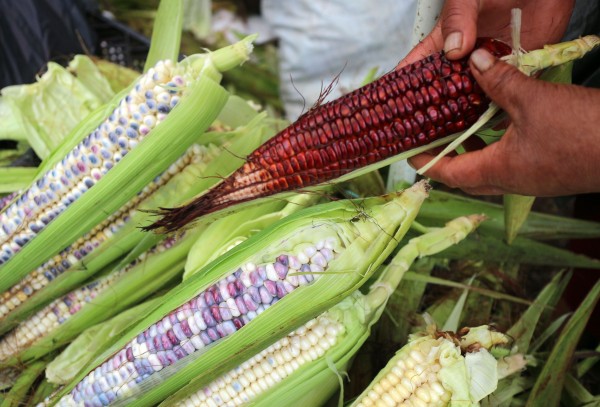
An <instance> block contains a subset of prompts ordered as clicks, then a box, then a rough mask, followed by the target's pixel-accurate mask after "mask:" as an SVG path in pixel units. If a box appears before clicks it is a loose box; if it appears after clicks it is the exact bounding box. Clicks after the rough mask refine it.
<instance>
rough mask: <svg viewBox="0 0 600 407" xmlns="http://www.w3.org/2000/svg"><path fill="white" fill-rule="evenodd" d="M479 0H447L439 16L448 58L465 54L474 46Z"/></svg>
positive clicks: (460, 56)
mask: <svg viewBox="0 0 600 407" xmlns="http://www.w3.org/2000/svg"><path fill="white" fill-rule="evenodd" d="M479 3H480V0H447V1H446V3H445V4H444V8H443V9H442V14H441V17H440V21H441V29H442V36H443V37H444V52H446V55H448V58H449V59H458V58H462V57H464V56H466V55H467V53H469V52H471V51H472V50H473V47H474V46H475V39H476V37H477V17H478V15H479Z"/></svg>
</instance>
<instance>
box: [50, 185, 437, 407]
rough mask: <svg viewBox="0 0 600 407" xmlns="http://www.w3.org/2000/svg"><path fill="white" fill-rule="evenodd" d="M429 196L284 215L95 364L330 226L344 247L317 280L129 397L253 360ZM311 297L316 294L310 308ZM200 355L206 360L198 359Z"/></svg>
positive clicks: (351, 276) (421, 191) (335, 295)
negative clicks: (224, 282) (241, 270)
mask: <svg viewBox="0 0 600 407" xmlns="http://www.w3.org/2000/svg"><path fill="white" fill-rule="evenodd" d="M425 197H426V186H425V184H423V183H419V184H416V185H415V186H414V187H413V188H411V189H409V190H407V191H404V192H403V193H402V194H395V195H392V196H385V197H376V198H370V199H367V200H365V201H364V202H363V204H364V207H365V211H366V213H367V214H368V218H362V217H357V216H356V206H355V205H356V204H355V203H354V202H349V201H338V202H332V203H328V204H324V205H318V206H315V207H311V208H307V209H305V210H303V211H300V212H298V213H295V214H293V215H291V216H288V217H286V218H284V219H282V220H281V221H279V222H277V223H276V224H275V225H273V226H271V227H270V228H268V229H266V230H263V231H262V232H260V233H258V234H256V235H254V236H252V237H251V238H249V239H248V240H246V241H245V242H244V243H242V244H240V245H238V246H236V247H235V248H233V249H232V250H231V251H230V252H229V253H228V255H227V256H223V257H220V258H218V259H217V260H215V261H213V262H212V263H210V264H209V265H208V266H206V267H205V268H204V270H203V271H201V272H199V273H197V274H195V275H193V276H192V277H190V278H189V279H187V280H186V282H185V284H182V285H180V286H178V287H176V288H175V289H174V290H172V291H171V292H170V293H169V295H168V296H167V300H166V301H165V302H164V303H163V304H161V306H160V307H159V308H157V309H156V310H155V311H153V312H152V313H151V314H150V315H148V316H146V317H145V318H143V319H142V320H141V321H140V322H139V323H138V324H137V325H136V326H135V327H134V328H133V329H131V330H130V331H129V332H128V333H127V334H126V335H125V336H124V337H123V338H121V339H120V340H119V341H118V342H117V343H115V344H114V345H113V346H112V347H111V348H110V349H108V350H106V351H105V352H103V354H102V355H101V356H99V357H98V358H96V360H95V361H94V362H93V363H91V364H90V366H97V365H98V364H99V363H100V362H102V361H103V360H104V359H105V358H106V357H108V356H110V355H111V354H113V353H114V352H115V351H116V350H118V349H120V348H122V346H124V345H125V344H126V343H127V342H128V341H129V340H131V339H132V338H133V337H135V336H136V335H137V334H138V333H139V332H141V331H143V330H144V329H146V328H147V327H148V326H149V325H151V324H152V323H154V322H155V321H157V320H158V319H160V318H162V317H163V316H165V315H167V314H168V313H169V312H171V311H172V310H173V309H175V308H176V307H178V306H180V305H181V304H183V303H184V302H186V301H188V300H189V299H190V298H192V297H193V296H194V295H195V294H197V293H198V292H200V291H202V290H203V289H205V288H206V287H208V286H209V285H210V284H212V283H213V282H214V281H216V280H218V279H219V278H222V277H223V276H225V275H228V274H229V273H231V272H232V271H233V270H235V269H237V267H239V265H240V264H245V263H247V262H249V261H251V262H254V263H259V262H261V261H264V260H265V259H269V258H271V257H273V256H274V255H278V254H280V253H281V252H282V251H287V250H290V249H292V248H293V247H295V246H297V245H298V244H299V243H300V242H302V241H304V240H305V239H310V241H314V240H315V239H316V238H317V236H319V235H321V236H331V233H332V232H333V233H335V235H337V236H338V239H342V241H345V242H346V243H345V245H346V246H347V247H346V249H345V250H344V251H343V252H342V254H340V256H339V257H338V258H337V259H335V260H334V261H332V263H331V265H330V269H329V272H328V273H323V275H322V276H321V277H320V278H319V279H318V280H317V281H316V282H315V283H314V284H311V285H308V286H305V287H300V288H298V289H296V290H294V291H293V292H292V293H290V294H288V295H287V296H286V297H285V298H284V299H283V300H281V301H278V302H277V303H276V304H275V305H273V306H271V307H269V308H268V309H266V310H265V311H264V312H262V313H261V314H260V315H259V316H257V317H256V318H255V319H254V320H253V321H252V322H251V323H250V324H249V325H251V327H250V328H247V327H243V328H241V329H240V331H239V332H243V333H242V334H240V335H235V334H233V335H230V336H228V337H226V338H224V339H223V340H221V341H219V342H217V343H215V344H214V345H213V346H210V347H208V348H207V349H206V351H205V352H202V353H200V354H199V358H198V359H196V360H197V361H195V363H186V364H185V365H184V366H177V364H176V365H173V369H169V368H165V369H163V370H162V371H161V372H160V373H162V374H161V375H157V374H155V375H153V376H151V377H150V378H148V379H147V380H146V381H144V388H143V389H142V390H143V391H144V393H143V394H139V395H137V396H136V398H135V400H123V402H127V403H129V404H130V405H132V406H135V405H149V404H153V403H156V402H159V401H161V400H163V399H164V398H165V397H167V396H168V395H169V394H171V393H173V392H175V391H176V390H177V389H179V388H181V387H183V386H184V385H186V384H187V383H189V382H190V381H191V380H192V379H194V380H199V381H200V382H206V381H210V380H212V379H214V378H215V377H217V376H218V375H219V374H221V373H223V372H224V371H226V370H227V369H229V368H231V367H233V365H234V364H235V360H234V359H240V358H248V357H249V356H251V355H252V354H254V353H256V351H257V350H258V349H259V348H263V347H264V346H267V345H268V344H269V343H272V342H273V341H275V340H277V339H279V338H280V337H282V336H283V335H285V334H286V333H287V332H289V330H290V329H294V328H295V327H298V326H299V325H301V324H303V323H305V322H306V321H308V320H309V319H311V318H314V317H315V316H316V315H318V314H320V313H321V312H323V311H324V310H326V309H328V308H330V307H331V306H332V305H333V304H335V303H338V302H340V301H341V300H342V299H343V298H345V297H347V296H348V295H350V294H351V293H352V292H354V291H355V290H356V289H357V288H358V287H359V286H360V285H361V284H363V283H364V282H365V281H366V280H367V279H368V277H369V276H370V275H371V274H372V273H373V272H374V271H375V269H376V267H377V266H378V265H379V264H381V263H382V262H383V261H384V260H385V258H386V257H387V256H388V255H389V253H390V252H391V251H392V250H393V248H394V246H395V244H393V243H394V242H397V241H399V240H400V238H401V236H403V235H404V233H406V230H407V229H408V227H409V226H410V223H411V222H412V220H413V219H414V217H415V216H416V212H417V211H418V208H419V206H420V204H421V202H422V201H423V199H424V198H425ZM306 298H310V299H311V301H310V306H309V307H307V301H306ZM271 315H273V317H271ZM280 315H285V316H286V318H281V317H280ZM231 355H236V358H231ZM237 356H239V357H237ZM200 360H201V361H202V362H199V361H200ZM175 368H178V369H177V373H176V374H174V375H171V376H169V374H170V373H172V372H168V370H174V369H175ZM165 370H167V372H165ZM88 371H89V369H88ZM84 375H85V372H82V374H80V375H78V378H77V379H76V380H74V381H73V382H72V383H71V384H70V385H69V386H67V387H66V388H65V390H64V391H63V392H61V394H65V393H66V392H67V391H69V390H70V389H71V388H72V387H73V386H74V385H75V384H76V383H77V382H78V381H79V380H81V379H82V378H83V377H84ZM159 376H162V377H159ZM166 376H169V377H166ZM155 377H156V380H159V381H160V383H161V384H160V386H158V385H156V383H154V381H155V380H154V378H155Z"/></svg>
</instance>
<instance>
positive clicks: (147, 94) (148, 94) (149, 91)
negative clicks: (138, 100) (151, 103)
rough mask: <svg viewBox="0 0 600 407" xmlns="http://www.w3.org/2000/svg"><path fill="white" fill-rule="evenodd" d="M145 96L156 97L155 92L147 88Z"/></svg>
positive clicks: (148, 97) (147, 97)
mask: <svg viewBox="0 0 600 407" xmlns="http://www.w3.org/2000/svg"><path fill="white" fill-rule="evenodd" d="M144 96H145V97H146V99H152V98H154V92H152V91H151V90H147V91H146V92H145V93H144Z"/></svg>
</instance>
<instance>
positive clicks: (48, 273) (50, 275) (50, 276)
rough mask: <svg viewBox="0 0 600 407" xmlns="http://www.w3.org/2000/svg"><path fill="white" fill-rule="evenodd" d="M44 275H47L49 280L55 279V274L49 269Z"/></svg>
mask: <svg viewBox="0 0 600 407" xmlns="http://www.w3.org/2000/svg"><path fill="white" fill-rule="evenodd" d="M44 277H46V278H47V279H48V281H52V280H54V276H53V275H52V273H50V272H49V271H44Z"/></svg>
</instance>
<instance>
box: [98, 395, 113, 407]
mask: <svg viewBox="0 0 600 407" xmlns="http://www.w3.org/2000/svg"><path fill="white" fill-rule="evenodd" d="M98 399H100V402H101V403H102V405H103V406H108V405H109V404H110V400H108V397H106V394H104V393H100V394H98Z"/></svg>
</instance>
